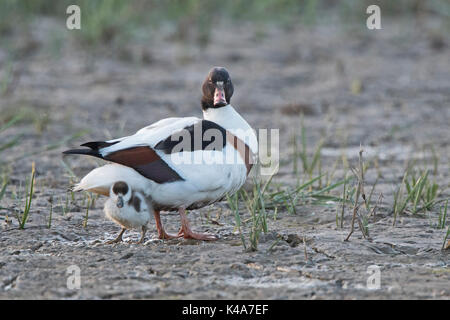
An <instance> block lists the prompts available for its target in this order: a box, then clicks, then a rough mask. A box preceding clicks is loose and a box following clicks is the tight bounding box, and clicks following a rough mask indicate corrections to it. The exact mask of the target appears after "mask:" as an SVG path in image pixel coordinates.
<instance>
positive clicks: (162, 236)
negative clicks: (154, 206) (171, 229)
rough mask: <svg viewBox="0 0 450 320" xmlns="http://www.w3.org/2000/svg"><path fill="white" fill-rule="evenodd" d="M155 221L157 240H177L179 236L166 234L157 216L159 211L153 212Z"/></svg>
mask: <svg viewBox="0 0 450 320" xmlns="http://www.w3.org/2000/svg"><path fill="white" fill-rule="evenodd" d="M153 214H154V216H155V221H156V229H157V230H158V238H159V239H174V238H179V237H180V236H179V235H172V234H168V233H166V231H165V230H164V227H163V225H162V223H161V217H160V216H159V211H154V213H153Z"/></svg>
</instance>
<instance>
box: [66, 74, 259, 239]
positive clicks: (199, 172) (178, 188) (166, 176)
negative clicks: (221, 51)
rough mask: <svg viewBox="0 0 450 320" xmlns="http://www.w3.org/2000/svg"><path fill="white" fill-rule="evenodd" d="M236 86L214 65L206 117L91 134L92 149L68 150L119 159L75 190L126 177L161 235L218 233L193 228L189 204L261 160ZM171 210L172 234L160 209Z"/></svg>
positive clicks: (230, 185) (227, 188)
mask: <svg viewBox="0 0 450 320" xmlns="http://www.w3.org/2000/svg"><path fill="white" fill-rule="evenodd" d="M233 91H234V87H233V83H232V82H231V78H230V75H229V73H228V71H227V70H226V69H225V68H222V67H215V68H213V69H211V70H210V72H209V73H208V76H207V77H206V80H205V81H204V83H203V85H202V92H203V96H202V99H201V105H202V109H203V119H199V118H196V117H186V118H167V119H163V120H160V121H158V122H155V123H154V124H152V125H150V126H147V127H145V128H142V129H141V130H139V131H138V132H136V134H134V135H131V136H128V137H123V138H119V139H115V140H109V141H95V142H88V143H85V144H82V145H81V146H83V147H87V148H88V149H86V148H85V149H74V150H68V151H65V152H64V153H65V154H84V155H90V156H94V157H98V158H101V159H104V160H107V161H110V162H113V164H107V165H105V166H103V167H100V168H97V169H94V170H93V171H91V172H90V173H89V174H88V175H86V176H85V177H84V178H83V179H82V180H81V181H80V183H79V184H78V185H76V186H75V188H74V190H75V191H81V190H86V191H91V192H95V193H99V194H102V195H106V196H109V192H110V188H111V186H112V185H113V184H114V183H115V182H117V181H124V182H126V183H127V184H128V185H129V186H130V187H131V188H132V189H133V190H137V191H140V192H142V193H143V194H144V195H145V196H146V197H147V199H149V201H151V204H152V206H153V208H154V216H155V221H156V227H157V230H158V235H159V238H160V239H169V238H174V237H181V236H183V237H184V238H191V239H198V240H216V239H217V237H216V236H214V235H211V234H205V233H196V232H193V231H192V230H191V228H190V227H189V222H188V219H187V217H186V214H185V210H192V209H197V208H201V207H204V206H206V205H209V204H212V203H214V202H217V201H219V200H221V199H223V198H224V197H225V196H226V194H229V195H231V194H233V193H234V192H236V191H238V190H239V188H240V187H241V186H242V185H243V184H244V182H245V180H246V178H247V175H248V173H249V171H250V169H251V168H252V165H253V164H254V163H255V161H256V155H257V153H258V141H257V138H256V135H255V132H254V130H253V129H252V128H251V127H250V125H249V124H248V123H247V121H245V120H244V118H242V117H241V116H240V115H239V113H238V112H237V111H236V110H235V109H234V108H233V107H232V106H231V104H230V100H231V97H232V95H233ZM172 210H178V212H179V214H180V217H181V228H180V231H179V233H178V235H170V234H167V233H166V232H165V231H164V228H163V226H162V224H161V219H160V211H172Z"/></svg>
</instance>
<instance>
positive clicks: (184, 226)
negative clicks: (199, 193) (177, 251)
mask: <svg viewBox="0 0 450 320" xmlns="http://www.w3.org/2000/svg"><path fill="white" fill-rule="evenodd" d="M178 212H179V214H180V217H181V230H180V232H178V234H179V235H182V236H183V237H184V238H185V239H196V240H207V241H213V240H217V237H216V236H215V235H212V234H208V233H196V232H193V231H192V230H191V228H190V226H189V220H188V218H187V217H186V210H185V209H184V208H179V209H178Z"/></svg>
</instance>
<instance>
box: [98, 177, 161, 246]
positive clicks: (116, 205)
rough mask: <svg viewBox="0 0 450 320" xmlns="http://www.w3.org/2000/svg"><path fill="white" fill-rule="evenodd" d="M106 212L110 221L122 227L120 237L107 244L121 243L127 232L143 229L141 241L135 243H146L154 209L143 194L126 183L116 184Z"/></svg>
mask: <svg viewBox="0 0 450 320" xmlns="http://www.w3.org/2000/svg"><path fill="white" fill-rule="evenodd" d="M104 211H105V215H106V216H107V217H108V218H109V219H110V220H112V221H114V222H115V223H117V224H119V225H120V226H121V227H122V230H121V231H120V233H119V235H118V236H117V237H116V238H115V239H114V240H110V241H107V242H106V243H107V244H112V243H118V242H121V241H122V235H123V233H124V232H125V230H126V229H134V228H141V239H140V240H139V241H138V242H135V243H136V244H139V243H142V242H144V237H145V233H146V232H147V223H148V221H149V220H150V212H153V207H152V205H151V203H150V202H149V201H147V199H146V198H145V197H144V196H143V195H142V193H141V192H139V191H136V190H132V189H131V188H130V186H129V185H128V184H127V183H126V182H124V181H118V182H115V183H114V184H113V185H112V186H111V189H110V192H109V199H108V200H107V201H106V203H105V207H104Z"/></svg>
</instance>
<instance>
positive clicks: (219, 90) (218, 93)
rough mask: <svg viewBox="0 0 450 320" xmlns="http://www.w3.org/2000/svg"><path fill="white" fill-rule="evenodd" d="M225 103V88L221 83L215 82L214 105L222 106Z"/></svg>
mask: <svg viewBox="0 0 450 320" xmlns="http://www.w3.org/2000/svg"><path fill="white" fill-rule="evenodd" d="M226 105H227V100H226V99H225V90H224V89H223V83H221V84H219V83H217V86H216V90H215V91H214V106H215V107H223V106H226Z"/></svg>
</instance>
